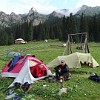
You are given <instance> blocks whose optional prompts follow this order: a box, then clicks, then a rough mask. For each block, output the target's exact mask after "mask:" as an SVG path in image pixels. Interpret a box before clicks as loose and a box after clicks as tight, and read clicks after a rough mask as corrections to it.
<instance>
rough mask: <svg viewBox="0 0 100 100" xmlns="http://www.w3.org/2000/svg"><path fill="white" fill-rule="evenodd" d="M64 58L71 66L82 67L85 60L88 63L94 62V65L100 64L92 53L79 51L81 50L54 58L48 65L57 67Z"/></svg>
mask: <svg viewBox="0 0 100 100" xmlns="http://www.w3.org/2000/svg"><path fill="white" fill-rule="evenodd" d="M62 59H63V60H65V61H66V63H67V64H68V66H69V68H80V67H81V63H84V62H86V63H87V64H88V63H92V64H93V66H92V67H97V66H99V64H98V63H97V61H96V60H95V59H94V58H93V57H92V55H91V54H90V53H79V52H75V53H72V54H70V55H66V56H58V57H57V58H55V59H54V60H52V61H51V62H50V63H48V64H47V66H48V67H55V66H57V65H58V64H60V62H61V60H62Z"/></svg>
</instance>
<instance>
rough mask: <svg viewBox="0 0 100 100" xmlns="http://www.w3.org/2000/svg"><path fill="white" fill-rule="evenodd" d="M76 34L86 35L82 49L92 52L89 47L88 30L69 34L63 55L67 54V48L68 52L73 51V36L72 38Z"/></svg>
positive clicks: (85, 51) (84, 51)
mask: <svg viewBox="0 0 100 100" xmlns="http://www.w3.org/2000/svg"><path fill="white" fill-rule="evenodd" d="M76 35H84V36H85V40H84V43H83V47H82V51H83V53H90V51H89V47H88V33H87V32H83V33H75V34H68V40H67V43H66V48H65V50H64V52H63V55H64V54H65V51H66V50H67V53H68V54H71V53H72V48H71V38H72V36H76Z"/></svg>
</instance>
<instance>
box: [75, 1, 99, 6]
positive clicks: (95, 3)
mask: <svg viewBox="0 0 100 100" xmlns="http://www.w3.org/2000/svg"><path fill="white" fill-rule="evenodd" d="M82 5H87V6H90V7H94V6H100V0H78V1H77V4H76V7H81V6H82Z"/></svg>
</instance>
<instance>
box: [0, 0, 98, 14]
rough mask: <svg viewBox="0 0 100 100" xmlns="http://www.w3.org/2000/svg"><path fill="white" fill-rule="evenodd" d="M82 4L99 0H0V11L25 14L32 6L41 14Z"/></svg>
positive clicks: (95, 2) (77, 6)
mask: <svg viewBox="0 0 100 100" xmlns="http://www.w3.org/2000/svg"><path fill="white" fill-rule="evenodd" d="M82 5H87V6H90V7H94V6H100V0H0V11H3V12H5V13H6V14H10V13H11V12H14V13H16V14H25V13H28V12H29V10H30V9H31V8H32V7H33V8H34V9H35V10H37V11H38V12H39V13H41V14H50V13H51V12H52V11H55V10H59V9H69V10H73V9H77V8H79V7H81V6H82Z"/></svg>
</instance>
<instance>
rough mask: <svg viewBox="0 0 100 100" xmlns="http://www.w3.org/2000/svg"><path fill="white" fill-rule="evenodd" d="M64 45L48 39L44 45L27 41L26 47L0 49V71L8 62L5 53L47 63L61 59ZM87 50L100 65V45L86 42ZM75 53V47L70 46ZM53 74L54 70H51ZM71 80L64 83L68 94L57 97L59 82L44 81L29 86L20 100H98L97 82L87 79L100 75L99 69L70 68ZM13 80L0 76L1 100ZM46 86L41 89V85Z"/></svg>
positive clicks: (19, 91)
mask: <svg viewBox="0 0 100 100" xmlns="http://www.w3.org/2000/svg"><path fill="white" fill-rule="evenodd" d="M62 44H63V43H62V42H59V41H57V40H49V41H48V42H47V43H46V42H43V41H40V42H30V43H27V44H23V45H22V44H20V45H10V46H0V69H2V68H3V67H4V65H5V64H6V63H7V62H8V59H7V58H6V56H7V52H6V51H7V50H8V49H11V50H13V51H19V52H20V53H22V54H23V55H26V54H32V55H35V56H36V57H37V58H39V59H41V60H43V61H44V62H45V63H46V64H47V63H49V62H50V61H51V60H53V59H54V58H56V57H57V56H61V55H62V54H63V52H64V49H65V47H62V46H61V45H62ZM89 48H90V52H91V54H92V56H93V57H94V58H95V60H96V61H97V62H98V63H99V64H100V53H99V51H100V43H89ZM73 51H74V52H75V51H76V50H75V46H73ZM51 71H52V72H53V69H51ZM70 72H71V80H69V81H65V82H64V83H63V84H64V87H65V88H67V90H68V92H67V93H66V94H65V93H63V94H62V95H61V96H59V95H58V89H59V84H58V82H54V83H49V82H48V81H46V80H43V81H37V82H36V83H33V84H32V87H33V88H32V90H31V91H30V93H28V94H26V95H25V96H24V97H23V98H22V100H100V95H99V94H100V83H96V82H93V81H91V80H89V79H88V77H89V73H90V72H95V73H97V74H98V75H100V67H97V68H89V67H88V66H82V68H79V69H74V68H73V69H70ZM13 80H14V79H12V78H2V77H0V97H1V98H0V100H4V98H5V93H3V88H7V87H8V86H9V85H10V84H11V83H12V81H13ZM44 84H45V85H46V87H45V88H44V87H43V85H44ZM16 92H17V93H22V90H20V89H19V90H17V91H16Z"/></svg>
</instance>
